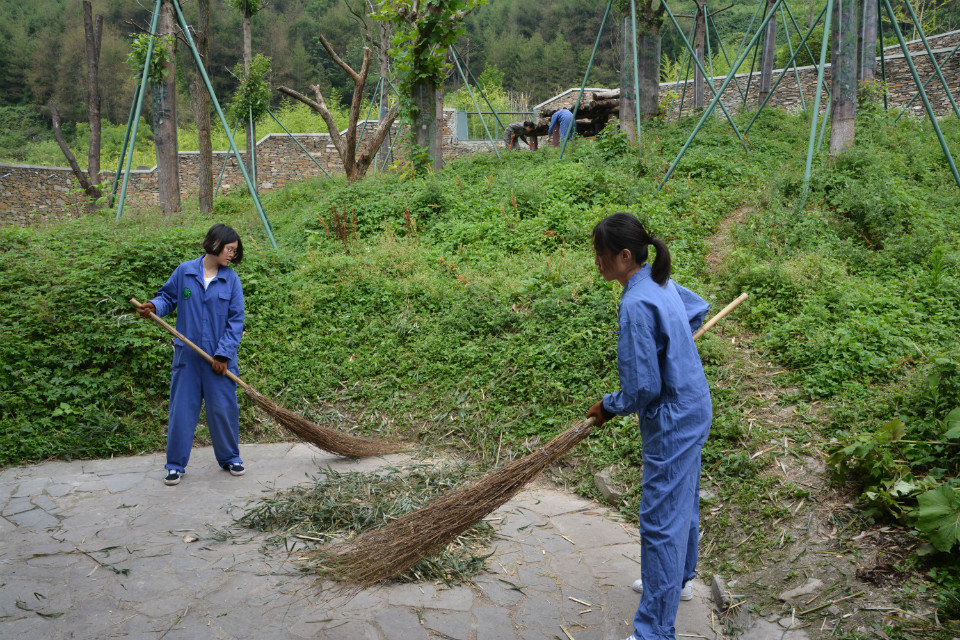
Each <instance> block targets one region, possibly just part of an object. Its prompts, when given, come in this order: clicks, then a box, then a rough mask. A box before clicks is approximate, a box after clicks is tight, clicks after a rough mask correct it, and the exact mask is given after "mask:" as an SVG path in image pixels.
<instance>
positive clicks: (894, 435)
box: [880, 418, 907, 442]
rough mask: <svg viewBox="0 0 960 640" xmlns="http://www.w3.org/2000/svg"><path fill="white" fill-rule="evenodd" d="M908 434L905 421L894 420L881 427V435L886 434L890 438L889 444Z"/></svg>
mask: <svg viewBox="0 0 960 640" xmlns="http://www.w3.org/2000/svg"><path fill="white" fill-rule="evenodd" d="M906 432H907V425H905V424H904V423H903V420H901V419H899V418H894V419H893V420H890V421H889V422H886V423H884V425H883V426H882V427H880V433H882V434H884V435H885V436H887V438H888V442H896V441H897V440H899V439H900V438H902V437H903V435H904V434H905V433H906Z"/></svg>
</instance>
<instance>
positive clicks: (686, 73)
mask: <svg viewBox="0 0 960 640" xmlns="http://www.w3.org/2000/svg"><path fill="white" fill-rule="evenodd" d="M699 24H700V23H699V22H698V21H696V20H694V21H693V28H692V29H691V30H690V33H691V36H690V39H691V40H693V39H694V38H695V37H697V26H698V25H699ZM689 58H690V52H689V51H686V50H684V52H683V64H681V65H680V75H679V76H677V85H678V86H679V84H680V77H681V76H682V77H683V91H681V92H680V108H679V109H677V122H680V116H681V115H683V102H684V100H685V99H686V97H687V85H688V84H690V67H691V66H693V65H692V64H691V63H690V60H689Z"/></svg>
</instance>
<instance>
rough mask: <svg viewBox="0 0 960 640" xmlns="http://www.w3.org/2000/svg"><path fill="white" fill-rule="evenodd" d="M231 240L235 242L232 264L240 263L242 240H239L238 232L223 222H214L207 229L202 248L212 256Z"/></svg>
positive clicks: (217, 253)
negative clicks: (235, 248)
mask: <svg viewBox="0 0 960 640" xmlns="http://www.w3.org/2000/svg"><path fill="white" fill-rule="evenodd" d="M231 242H236V243H237V253H236V255H234V256H233V260H231V261H230V262H232V263H233V264H240V263H241V262H242V261H243V242H242V241H241V240H240V234H238V233H237V232H236V231H234V230H233V228H232V227H228V226H227V225H225V224H219V223H218V224H215V225H213V226H212V227H210V230H209V231H207V237H206V238H204V239H203V250H204V251H205V252H207V253H209V254H210V255H212V256H218V255H220V253H221V252H222V251H223V247H224V245H228V244H230V243H231Z"/></svg>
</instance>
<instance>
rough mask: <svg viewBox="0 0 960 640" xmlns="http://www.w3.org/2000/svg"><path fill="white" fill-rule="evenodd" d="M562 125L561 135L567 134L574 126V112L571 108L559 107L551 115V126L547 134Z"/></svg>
mask: <svg viewBox="0 0 960 640" xmlns="http://www.w3.org/2000/svg"><path fill="white" fill-rule="evenodd" d="M558 124H559V125H560V135H561V136H565V135H567V134H568V133H569V132H570V128H571V127H572V126H573V112H572V111H570V110H569V109H559V110H557V111H555V112H554V114H553V115H552V116H550V128H549V129H547V135H548V136H549V135H551V134H552V133H553V128H554V127H555V126H557V125H558Z"/></svg>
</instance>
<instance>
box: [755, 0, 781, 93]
mask: <svg viewBox="0 0 960 640" xmlns="http://www.w3.org/2000/svg"><path fill="white" fill-rule="evenodd" d="M773 5H774V0H767V9H766V13H767V14H769V13H770V10H771V9H772V8H773ZM776 57H777V17H776V16H773V17H772V18H770V21H769V22H767V30H766V33H765V34H764V38H763V55H762V56H761V57H760V87H759V91H758V95H757V101H758V102H757V104H762V103H763V101H764V100H765V99H766V97H767V96H768V95H770V88H771V87H772V86H773V62H774V59H775V58H776Z"/></svg>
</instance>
